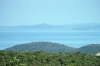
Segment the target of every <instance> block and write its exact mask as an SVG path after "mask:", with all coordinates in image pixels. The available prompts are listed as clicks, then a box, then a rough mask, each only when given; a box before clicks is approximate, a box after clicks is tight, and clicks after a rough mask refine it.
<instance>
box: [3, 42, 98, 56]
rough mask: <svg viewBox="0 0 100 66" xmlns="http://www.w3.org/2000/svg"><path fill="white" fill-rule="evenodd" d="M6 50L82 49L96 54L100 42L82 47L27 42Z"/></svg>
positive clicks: (57, 50)
mask: <svg viewBox="0 0 100 66" xmlns="http://www.w3.org/2000/svg"><path fill="white" fill-rule="evenodd" d="M4 50H5V51H33V52H34V51H39V50H42V51H45V52H50V53H56V52H63V53H65V52H68V53H73V52H77V51H81V52H82V53H87V54H91V55H94V54H96V53H97V52H100V44H89V45H86V46H82V47H80V48H74V47H69V46H66V45H63V44H59V43H52V42H31V43H26V44H19V45H15V46H13V47H9V48H6V49H4Z"/></svg>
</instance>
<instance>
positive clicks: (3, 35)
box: [0, 30, 100, 50]
mask: <svg viewBox="0 0 100 66" xmlns="http://www.w3.org/2000/svg"><path fill="white" fill-rule="evenodd" d="M38 41H44V42H47V41H48V42H56V43H60V44H64V45H66V46H71V47H76V48H79V47H81V46H84V45H88V44H100V31H98V30H91V31H85V30H68V31H7V32H6V31H5V32H0V50H2V49H5V48H8V47H12V46H14V45H16V44H24V43H29V42H38Z"/></svg>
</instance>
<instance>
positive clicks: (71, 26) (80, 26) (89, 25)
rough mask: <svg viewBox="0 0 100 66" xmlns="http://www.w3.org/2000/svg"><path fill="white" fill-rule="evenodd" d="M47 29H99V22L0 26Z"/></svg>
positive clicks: (3, 29)
mask: <svg viewBox="0 0 100 66" xmlns="http://www.w3.org/2000/svg"><path fill="white" fill-rule="evenodd" d="M15 30H16V31H49V30H52V31H53V30H57V31H60V30H100V23H87V24H84V23H83V24H82V23H81V24H65V25H51V24H46V23H42V24H36V25H19V26H0V31H15Z"/></svg>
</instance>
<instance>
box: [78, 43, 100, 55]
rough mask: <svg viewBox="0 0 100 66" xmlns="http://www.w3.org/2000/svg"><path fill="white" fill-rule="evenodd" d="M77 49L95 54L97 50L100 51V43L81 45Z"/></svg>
mask: <svg viewBox="0 0 100 66" xmlns="http://www.w3.org/2000/svg"><path fill="white" fill-rule="evenodd" d="M79 50H80V51H81V52H82V53H88V54H92V55H94V54H96V53H97V52H100V44H90V45H86V46H83V47H80V48H79Z"/></svg>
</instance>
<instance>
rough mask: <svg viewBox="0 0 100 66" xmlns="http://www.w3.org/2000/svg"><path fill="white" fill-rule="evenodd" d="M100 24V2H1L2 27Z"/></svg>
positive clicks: (62, 0) (0, 17)
mask: <svg viewBox="0 0 100 66" xmlns="http://www.w3.org/2000/svg"><path fill="white" fill-rule="evenodd" d="M39 23H47V24H69V23H100V0H0V26H6V25H8V26H10V25H13V26H14V25H33V24H39Z"/></svg>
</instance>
